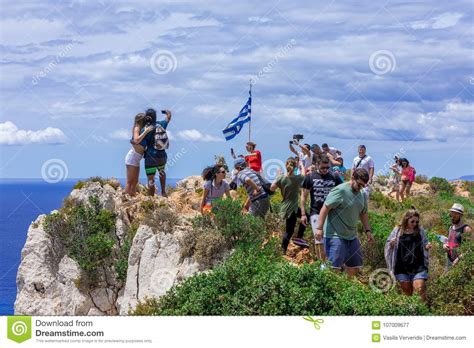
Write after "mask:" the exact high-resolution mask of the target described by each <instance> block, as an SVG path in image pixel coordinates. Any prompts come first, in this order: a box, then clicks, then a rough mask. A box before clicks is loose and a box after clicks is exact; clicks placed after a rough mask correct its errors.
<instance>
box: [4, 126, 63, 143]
mask: <svg viewBox="0 0 474 348" xmlns="http://www.w3.org/2000/svg"><path fill="white" fill-rule="evenodd" d="M66 141H67V137H66V135H65V134H64V133H63V131H62V130H60V129H58V128H52V127H48V128H46V129H40V130H37V131H32V130H23V129H18V127H17V126H16V125H15V124H14V123H13V122H10V121H6V122H4V123H0V145H25V144H64V143H66Z"/></svg>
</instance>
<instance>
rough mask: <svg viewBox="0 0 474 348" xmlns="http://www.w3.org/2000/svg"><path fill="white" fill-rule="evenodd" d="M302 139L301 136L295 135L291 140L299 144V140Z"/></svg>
mask: <svg viewBox="0 0 474 348" xmlns="http://www.w3.org/2000/svg"><path fill="white" fill-rule="evenodd" d="M303 138H304V137H303V134H295V135H293V140H296V141H297V142H299V141H300V140H302V139H303Z"/></svg>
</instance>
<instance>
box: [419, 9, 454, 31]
mask: <svg viewBox="0 0 474 348" xmlns="http://www.w3.org/2000/svg"><path fill="white" fill-rule="evenodd" d="M462 17H463V14H462V13H456V12H446V13H442V14H440V15H438V16H436V17H433V18H430V19H428V20H422V21H416V22H412V23H411V27H412V28H413V29H446V28H451V27H454V26H455V25H456V24H458V22H459V20H460V19H461V18H462Z"/></svg>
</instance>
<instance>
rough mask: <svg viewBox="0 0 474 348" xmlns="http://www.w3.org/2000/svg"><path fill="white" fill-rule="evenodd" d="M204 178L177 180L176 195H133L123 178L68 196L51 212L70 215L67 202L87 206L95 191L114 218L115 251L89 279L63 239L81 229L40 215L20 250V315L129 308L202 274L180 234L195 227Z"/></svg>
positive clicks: (105, 312)
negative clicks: (186, 254) (186, 252)
mask: <svg viewBox="0 0 474 348" xmlns="http://www.w3.org/2000/svg"><path fill="white" fill-rule="evenodd" d="M201 185H202V183H201V181H200V178H198V177H190V178H187V179H185V180H183V181H182V182H180V183H179V185H178V188H177V189H176V190H175V192H173V193H172V194H171V195H170V198H163V197H154V198H151V197H147V196H145V195H143V194H138V195H137V196H136V197H130V196H128V195H126V194H124V192H123V190H122V188H121V187H120V185H118V182H113V181H110V180H109V181H107V182H105V181H104V182H97V181H90V182H85V183H81V185H79V186H80V187H79V188H77V189H74V190H73V191H72V192H71V194H70V195H69V197H67V198H66V200H65V203H64V206H63V208H62V209H61V211H60V212H52V214H54V213H56V214H57V215H58V216H59V215H60V214H59V213H61V214H65V213H64V211H63V210H64V209H69V211H71V209H75V208H77V207H79V206H81V205H85V206H87V205H88V204H90V203H89V199H90V197H96V198H97V200H98V204H100V208H101V209H103V210H106V211H108V212H110V213H111V214H110V216H112V217H113V219H114V220H113V222H114V224H113V228H111V229H110V231H109V232H108V235H107V238H108V239H107V240H110V241H111V242H110V245H112V244H113V246H112V247H111V251H110V256H108V257H105V258H104V260H103V261H101V263H100V266H99V267H97V270H94V271H95V273H94V274H95V276H94V281H93V282H91V281H89V280H88V278H87V276H86V274H87V272H85V271H84V269H82V268H81V266H80V263H79V262H78V261H77V260H78V259H79V258H78V257H77V252H76V254H75V255H76V257H74V256H73V255H74V253H72V252H70V251H69V249H68V248H66V247H64V245H66V244H65V243H63V242H62V241H61V240H59V242H58V238H63V237H61V236H64V235H67V233H73V234H74V233H77V232H76V230H74V232H72V231H71V230H68V231H63V232H61V233H59V232H58V231H55V230H53V231H51V229H52V228H54V226H56V225H54V226H53V227H50V228H49V229H48V228H46V226H45V221H46V220H47V219H48V217H47V216H46V215H41V216H39V217H38V218H37V219H36V221H34V222H33V223H32V224H31V225H30V227H29V230H28V237H27V241H26V243H25V246H24V247H23V250H22V254H21V264H20V267H19V269H18V273H17V287H18V292H17V298H16V302H15V314H25V315H126V314H127V313H128V312H129V310H130V309H134V308H135V306H136V304H137V301H139V300H143V299H145V298H147V297H159V296H161V295H163V294H164V293H165V292H166V291H167V290H168V289H169V288H170V287H171V286H172V285H173V284H176V283H178V282H180V281H181V280H183V279H185V278H187V277H189V276H191V275H193V274H195V273H197V272H198V271H199V264H198V263H197V262H196V261H195V260H194V258H193V257H186V258H183V257H182V255H181V252H180V243H179V239H180V238H182V236H183V235H184V234H185V233H186V231H187V230H189V229H191V228H192V226H191V222H190V219H191V218H192V217H194V216H195V215H196V214H197V213H198V208H199V195H198V193H196V190H197V188H198V187H201ZM76 225H77V223H76ZM65 226H69V227H67V228H70V226H71V225H65ZM57 228H58V229H59V227H57ZM131 231H132V232H133V233H132V235H131ZM56 232H58V234H57V235H56ZM58 235H59V236H60V237H58ZM64 238H66V237H64ZM73 238H74V235H73ZM127 243H129V245H128V247H126V244H127ZM58 244H61V246H58ZM108 245H109V244H108ZM87 252H88V251H87V250H84V253H85V254H87ZM124 252H125V253H127V252H128V259H127V255H125V262H126V261H127V260H128V266H127V265H126V266H125V267H126V273H125V274H126V277H120V276H119V275H118V273H119V272H118V268H119V265H118V264H119V261H118V260H119V259H120V257H121V255H122V254H123V253H124ZM86 256H87V255H85V257H86ZM123 278H125V279H123Z"/></svg>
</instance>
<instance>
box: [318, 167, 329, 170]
mask: <svg viewBox="0 0 474 348" xmlns="http://www.w3.org/2000/svg"><path fill="white" fill-rule="evenodd" d="M319 169H321V170H329V167H319Z"/></svg>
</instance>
